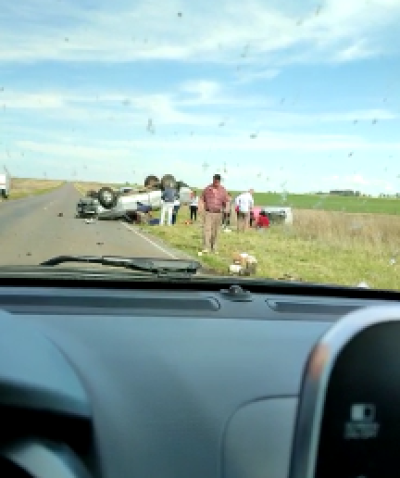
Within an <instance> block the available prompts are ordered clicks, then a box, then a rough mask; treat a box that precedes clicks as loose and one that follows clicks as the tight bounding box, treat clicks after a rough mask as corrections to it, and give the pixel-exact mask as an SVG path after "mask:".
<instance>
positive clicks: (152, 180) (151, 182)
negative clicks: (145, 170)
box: [144, 176, 160, 189]
mask: <svg viewBox="0 0 400 478" xmlns="http://www.w3.org/2000/svg"><path fill="white" fill-rule="evenodd" d="M159 185H160V180H159V179H158V177H157V176H147V178H146V179H145V180H144V187H145V188H151V189H153V188H156V187H157V186H158V187H159Z"/></svg>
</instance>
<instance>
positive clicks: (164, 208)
mask: <svg viewBox="0 0 400 478" xmlns="http://www.w3.org/2000/svg"><path fill="white" fill-rule="evenodd" d="M177 198H178V191H177V190H176V189H175V188H171V187H168V188H165V189H164V191H163V192H162V195H161V200H162V203H161V218H160V226H163V225H164V223H165V216H167V224H168V226H171V225H172V216H173V213H174V203H175V200H176V199H177Z"/></svg>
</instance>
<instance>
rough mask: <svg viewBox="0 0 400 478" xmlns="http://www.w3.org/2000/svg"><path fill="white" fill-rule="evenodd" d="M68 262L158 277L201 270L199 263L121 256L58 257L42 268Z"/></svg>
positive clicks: (46, 262)
mask: <svg viewBox="0 0 400 478" xmlns="http://www.w3.org/2000/svg"><path fill="white" fill-rule="evenodd" d="M66 262H80V263H86V264H100V265H103V266H110V267H124V268H126V269H132V270H136V271H144V272H150V273H152V274H155V275H158V276H162V275H165V276H170V275H173V276H176V275H177V274H178V275H179V274H183V275H185V276H187V275H193V274H196V272H197V271H198V270H199V269H201V267H202V266H201V264H200V263H199V262H197V261H192V260H185V259H157V258H146V257H120V256H73V255H65V256H56V257H52V258H51V259H48V260H46V261H44V262H42V263H41V264H40V265H41V266H57V265H59V264H63V263H66Z"/></svg>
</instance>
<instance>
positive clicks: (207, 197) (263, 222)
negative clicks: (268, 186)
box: [199, 174, 269, 253]
mask: <svg viewBox="0 0 400 478" xmlns="http://www.w3.org/2000/svg"><path fill="white" fill-rule="evenodd" d="M253 194H254V191H253V190H252V189H250V190H249V191H246V192H244V193H242V194H240V195H239V196H237V198H236V199H235V212H236V214H237V224H238V231H245V230H246V229H248V228H249V227H250V220H251V214H252V211H253V208H254V199H253ZM231 206H232V197H231V196H230V194H229V193H228V192H227V191H226V189H225V188H224V187H223V186H222V184H221V176H220V175H219V174H215V175H214V177H213V181H212V183H211V184H210V185H209V186H207V187H206V188H205V189H204V191H203V192H202V194H201V196H200V199H199V211H200V212H202V213H203V214H204V224H203V251H202V252H203V253H208V252H210V251H211V252H213V253H218V250H217V241H218V234H219V231H220V229H221V220H222V224H223V226H225V227H228V226H229V225H230V214H231V208H232V207H231ZM268 226H269V220H268V217H267V215H266V214H265V213H263V212H262V211H261V212H260V213H259V216H258V218H257V223H256V227H257V228H258V229H260V230H263V229H265V228H267V227H268Z"/></svg>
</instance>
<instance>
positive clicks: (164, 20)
mask: <svg viewBox="0 0 400 478" xmlns="http://www.w3.org/2000/svg"><path fill="white" fill-rule="evenodd" d="M80 5H81V4H80V2H78V1H77V0H76V1H71V2H63V1H60V2H57V10H59V13H58V15H57V16H56V15H55V13H54V12H55V8H56V7H55V6H54V3H53V2H50V1H49V0H42V1H39V0H36V1H33V2H29V4H23V5H19V4H13V3H10V2H7V3H5V5H4V6H3V11H2V19H1V28H0V41H1V45H2V48H1V51H0V59H1V60H3V61H36V60H63V61H66V60H74V61H100V62H102V61H106V62H116V61H132V60H140V59H178V60H186V61H191V62H196V61H209V60H211V61H218V62H221V61H225V62H229V63H233V64H234V63H238V62H242V63H245V64H246V63H249V62H252V63H256V64H260V61H262V63H263V65H267V64H268V65H269V67H271V61H272V60H274V61H275V63H277V64H279V63H285V62H286V61H288V60H290V58H291V56H292V59H293V60H294V59H303V60H308V61H313V60H315V58H318V59H319V60H329V59H331V60H332V61H348V60H350V59H356V58H363V57H365V55H366V54H372V53H376V54H377V53H380V52H381V51H386V50H387V49H388V47H391V46H392V45H390V44H387V42H385V33H386V32H387V29H388V27H390V26H392V27H394V28H397V24H398V21H399V19H400V3H399V2H398V1H396V0H393V1H390V0H370V1H369V2H365V1H364V0H352V1H351V2H350V1H345V0H340V1H339V0H328V1H326V2H325V4H324V5H323V6H322V8H321V10H320V11H319V12H318V14H317V12H316V9H315V5H312V4H311V3H310V4H307V2H304V7H302V8H300V6H299V4H298V3H297V2H295V1H293V3H292V4H286V8H285V7H283V6H282V5H281V4H280V3H279V2H277V3H276V6H275V5H274V2H272V3H271V2H269V3H267V2H263V1H262V0H251V1H248V2H246V6H245V8H244V6H243V4H241V3H237V2H236V0H222V1H221V2H220V3H219V4H218V7H216V6H214V5H216V4H212V3H208V2H200V3H195V2H189V1H187V2H180V1H172V2H164V3H159V4H157V5H156V4H155V3H150V2H145V1H144V0H143V1H137V2H135V3H134V4H132V3H131V2H126V1H115V2H112V3H110V2H105V1H98V2H96V3H94V4H93V5H94V7H90V8H89V7H88V6H86V7H84V6H80ZM178 12H181V13H182V16H181V17H179V16H178ZM245 45H247V48H246V50H244V47H245ZM288 49H289V50H290V55H289V56H288V55H285V54H284V53H285V51H286V50H288ZM277 53H279V55H278V56H274V55H275V54H277ZM287 53H289V51H288V52H287Z"/></svg>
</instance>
